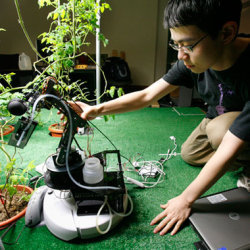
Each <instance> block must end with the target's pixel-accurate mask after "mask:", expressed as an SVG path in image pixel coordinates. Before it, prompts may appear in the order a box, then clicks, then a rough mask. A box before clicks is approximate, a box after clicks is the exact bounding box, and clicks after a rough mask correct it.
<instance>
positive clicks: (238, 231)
mask: <svg viewBox="0 0 250 250" xmlns="http://www.w3.org/2000/svg"><path fill="white" fill-rule="evenodd" d="M192 208H193V209H192V214H191V215H190V217H189V220H190V222H191V225H192V226H193V227H194V229H195V230H196V231H197V233H198V234H199V236H200V238H201V242H196V243H194V244H195V246H196V248H197V249H213V250H214V249H216V250H217V249H219V250H236V249H237V250H245V249H250V193H249V192H248V191H247V190H246V189H244V188H235V189H231V190H227V191H224V192H220V193H217V194H213V195H209V196H206V197H203V198H200V199H198V200H197V201H196V202H195V203H194V204H193V206H192Z"/></svg>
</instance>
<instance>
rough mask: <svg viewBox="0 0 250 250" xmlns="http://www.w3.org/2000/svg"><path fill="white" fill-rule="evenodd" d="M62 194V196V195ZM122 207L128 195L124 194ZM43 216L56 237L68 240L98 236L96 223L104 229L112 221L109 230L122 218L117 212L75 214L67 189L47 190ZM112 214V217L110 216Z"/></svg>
mask: <svg viewBox="0 0 250 250" xmlns="http://www.w3.org/2000/svg"><path fill="white" fill-rule="evenodd" d="M62 194H64V196H63V197H62ZM123 203H124V208H125V210H126V208H127V203H128V197H127V195H126V194H124V202H123ZM43 216H44V221H45V224H46V226H47V227H48V229H49V230H50V232H51V233H52V234H54V235H55V236H56V237H58V238H60V239H62V240H64V241H70V240H72V239H75V238H81V239H89V238H94V237H98V236H100V235H101V234H100V232H99V231H98V230H97V225H98V226H99V228H100V230H101V231H105V230H106V229H107V228H108V227H109V226H110V220H111V219H112V223H111V226H110V230H111V229H112V228H114V227H115V226H116V225H117V224H118V223H119V222H120V221H121V220H122V218H123V216H121V215H118V214H113V213H112V215H110V214H100V215H99V216H97V215H80V216H79V215H77V207H76V204H75V200H74V198H73V197H72V195H71V193H70V192H69V191H67V192H61V191H58V190H52V189H50V190H48V191H47V193H46V194H45V197H44V202H43ZM111 216H112V218H111Z"/></svg>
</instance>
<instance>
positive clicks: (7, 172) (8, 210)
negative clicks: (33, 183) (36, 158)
mask: <svg viewBox="0 0 250 250" xmlns="http://www.w3.org/2000/svg"><path fill="white" fill-rule="evenodd" d="M12 75H13V73H10V74H4V75H0V79H2V80H4V81H5V84H2V83H0V91H1V92H0V93H1V94H0V119H1V123H0V128H1V134H0V136H1V140H0V152H1V154H2V155H4V156H5V157H4V159H5V161H3V157H1V159H2V160H1V163H0V173H1V175H0V183H2V184H1V185H0V229H2V228H5V227H7V226H8V225H9V224H11V223H13V222H14V221H16V220H17V219H19V218H20V217H22V216H24V214H25V211H26V209H25V208H26V205H27V203H28V199H29V195H30V194H31V192H32V189H31V188H29V187H28V186H26V185H27V181H28V173H29V171H31V170H32V169H33V168H34V167H35V166H34V164H33V162H31V163H29V164H28V166H27V167H26V168H24V169H20V168H17V167H16V166H15V164H16V153H15V151H14V152H11V150H8V148H7V147H8V146H7V142H6V140H5V137H4V135H5V134H6V133H5V132H6V131H8V132H9V127H10V123H11V122H12V121H13V120H14V119H15V117H14V116H13V115H11V114H10V112H9V111H8V109H7V105H8V103H9V101H10V100H12V99H13V98H20V97H22V94H21V93H17V92H15V93H11V92H8V91H9V90H11V89H12V86H11V76H12ZM12 127H13V126H11V130H12Z"/></svg>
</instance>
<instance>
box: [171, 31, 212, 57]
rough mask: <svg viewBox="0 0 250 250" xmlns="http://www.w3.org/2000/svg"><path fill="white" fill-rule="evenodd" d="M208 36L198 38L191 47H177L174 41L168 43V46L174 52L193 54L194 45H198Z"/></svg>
mask: <svg viewBox="0 0 250 250" xmlns="http://www.w3.org/2000/svg"><path fill="white" fill-rule="evenodd" d="M207 36H208V34H206V35H205V36H203V37H202V38H200V39H199V40H198V41H197V42H196V43H195V44H193V45H188V46H179V45H178V44H175V43H174V41H170V43H169V46H170V47H171V48H173V49H174V50H177V51H179V50H182V51H183V52H184V53H185V54H190V53H192V52H193V50H194V47H195V46H196V45H198V44H199V43H200V42H201V41H202V40H203V39H205V38H206V37H207Z"/></svg>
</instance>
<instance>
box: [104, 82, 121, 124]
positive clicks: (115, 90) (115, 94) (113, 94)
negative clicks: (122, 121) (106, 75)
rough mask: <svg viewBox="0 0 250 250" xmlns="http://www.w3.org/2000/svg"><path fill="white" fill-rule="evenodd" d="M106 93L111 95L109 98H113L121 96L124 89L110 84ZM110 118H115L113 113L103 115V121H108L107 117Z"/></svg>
mask: <svg viewBox="0 0 250 250" xmlns="http://www.w3.org/2000/svg"><path fill="white" fill-rule="evenodd" d="M106 93H107V95H109V96H110V97H111V99H114V98H116V97H121V96H122V95H124V91H123V89H122V88H117V87H115V86H111V87H110V89H108V90H107V91H106ZM110 118H112V119H113V120H114V119H115V115H104V120H105V122H107V121H109V119H110Z"/></svg>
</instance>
